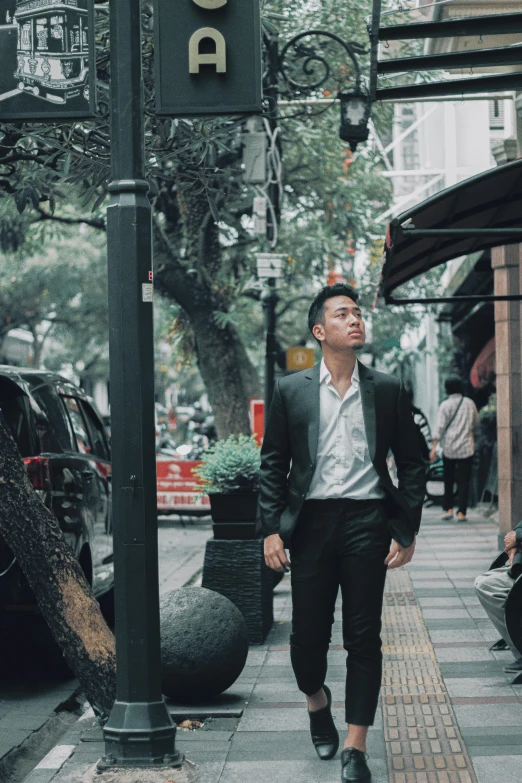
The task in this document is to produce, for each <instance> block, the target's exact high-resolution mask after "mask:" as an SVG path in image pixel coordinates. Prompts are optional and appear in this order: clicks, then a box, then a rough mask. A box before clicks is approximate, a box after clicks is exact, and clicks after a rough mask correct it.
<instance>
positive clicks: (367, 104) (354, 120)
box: [337, 89, 372, 152]
mask: <svg viewBox="0 0 522 783" xmlns="http://www.w3.org/2000/svg"><path fill="white" fill-rule="evenodd" d="M337 97H338V98H339V100H340V103H341V126H340V128H339V136H340V138H341V139H342V140H343V141H347V142H348V144H349V145H350V149H351V151H352V152H355V150H356V148H357V145H358V144H359V143H360V142H361V141H367V140H368V136H369V133H370V130H369V128H368V122H369V120H370V113H371V107H372V104H371V101H370V99H369V96H368V94H367V93H365V92H363V91H362V90H361V89H359V90H356V91H354V92H338V93H337Z"/></svg>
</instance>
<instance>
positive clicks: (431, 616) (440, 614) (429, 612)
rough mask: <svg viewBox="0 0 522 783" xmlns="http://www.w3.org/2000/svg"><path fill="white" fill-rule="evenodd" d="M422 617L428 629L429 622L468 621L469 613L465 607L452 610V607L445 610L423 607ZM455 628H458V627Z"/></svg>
mask: <svg viewBox="0 0 522 783" xmlns="http://www.w3.org/2000/svg"><path fill="white" fill-rule="evenodd" d="M422 616H423V617H424V621H425V622H426V625H427V626H428V627H431V623H430V622H429V621H430V620H455V619H465V620H469V619H470V613H469V612H468V610H467V609H466V608H465V607H462V609H454V608H452V607H448V608H446V609H445V608H443V607H439V608H437V609H435V608H430V607H426V608H424V607H423V609H422ZM486 617H487V615H486ZM456 627H457V628H458V625H457V626H456Z"/></svg>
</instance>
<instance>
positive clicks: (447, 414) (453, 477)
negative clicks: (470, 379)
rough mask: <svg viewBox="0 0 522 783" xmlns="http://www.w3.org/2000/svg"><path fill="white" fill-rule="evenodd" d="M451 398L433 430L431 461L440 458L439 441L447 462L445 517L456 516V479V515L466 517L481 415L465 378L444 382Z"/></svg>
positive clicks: (438, 416)
mask: <svg viewBox="0 0 522 783" xmlns="http://www.w3.org/2000/svg"><path fill="white" fill-rule="evenodd" d="M444 388H445V389H446V394H447V395H448V399H447V400H444V402H443V403H442V404H441V405H440V407H439V410H438V412H437V424H436V426H435V431H434V433H433V443H432V447H431V454H430V459H431V462H435V461H436V460H437V444H438V443H439V442H440V445H441V447H442V462H443V466H444V514H443V515H442V519H453V499H454V493H453V490H454V486H455V481H456V482H457V502H458V511H457V519H458V520H459V522H465V521H466V519H467V516H466V514H467V510H468V497H469V485H470V481H471V466H472V463H473V455H474V453H475V436H476V435H477V434H478V430H479V427H480V419H479V415H478V411H477V406H476V405H475V403H474V402H473V400H471V399H470V398H469V397H464V395H463V393H462V391H463V389H462V381H461V379H460V378H459V377H458V376H456V375H453V376H450V377H449V378H447V379H446V382H445V384H444Z"/></svg>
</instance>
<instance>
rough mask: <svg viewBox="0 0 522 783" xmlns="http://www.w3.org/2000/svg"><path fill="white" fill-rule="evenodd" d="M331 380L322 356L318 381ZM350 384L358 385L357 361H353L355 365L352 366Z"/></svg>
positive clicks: (326, 381) (327, 382) (327, 381)
mask: <svg viewBox="0 0 522 783" xmlns="http://www.w3.org/2000/svg"><path fill="white" fill-rule="evenodd" d="M331 380H332V376H331V374H330V371H329V369H328V367H327V366H326V364H325V361H324V358H323V359H321V367H320V370H319V383H320V384H321V383H325V384H329V383H330V381H331ZM352 384H353V385H354V386H358V385H359V362H358V361H356V362H355V367H354V368H353V373H352Z"/></svg>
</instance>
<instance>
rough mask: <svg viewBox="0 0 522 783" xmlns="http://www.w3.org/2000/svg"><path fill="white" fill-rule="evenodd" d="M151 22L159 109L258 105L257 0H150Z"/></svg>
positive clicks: (183, 112) (187, 112)
mask: <svg viewBox="0 0 522 783" xmlns="http://www.w3.org/2000/svg"><path fill="white" fill-rule="evenodd" d="M154 25H155V31H156V47H155V54H156V59H155V61H156V108H157V111H158V113H159V114H163V115H167V116H171V117H184V116H198V115H206V114H248V113H258V112H260V111H261V101H262V88H261V23H260V0H177V2H173V1H172V0H156V5H155V15H154Z"/></svg>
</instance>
